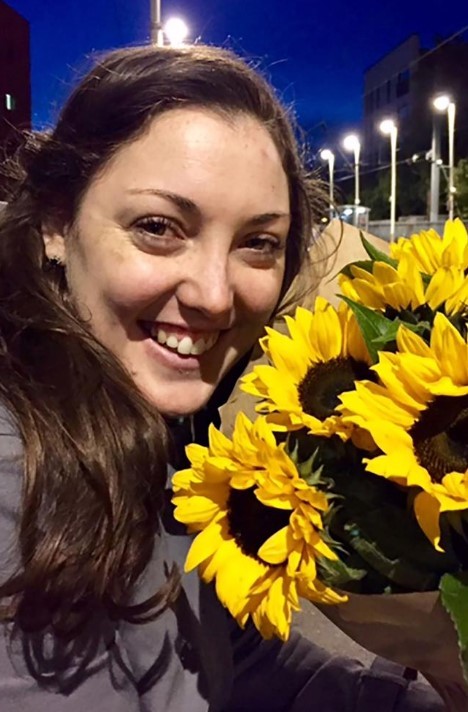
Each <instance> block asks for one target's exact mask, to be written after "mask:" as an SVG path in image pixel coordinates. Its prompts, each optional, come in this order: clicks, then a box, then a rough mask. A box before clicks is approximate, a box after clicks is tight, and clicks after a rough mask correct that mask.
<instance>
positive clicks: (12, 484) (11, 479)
mask: <svg viewBox="0 0 468 712" xmlns="http://www.w3.org/2000/svg"><path fill="white" fill-rule="evenodd" d="M22 483H23V446H22V443H21V438H20V435H19V432H18V429H17V427H16V425H15V421H14V418H13V415H12V414H11V412H10V411H8V410H7V408H5V406H3V405H2V404H0V581H2V582H3V581H4V580H5V578H6V577H8V576H9V575H10V574H11V573H12V571H13V570H14V569H15V568H16V566H15V564H14V561H15V560H16V553H15V552H16V549H17V545H16V543H15V542H16V531H17V524H18V520H19V516H20V515H19V513H20V509H21V491H22Z"/></svg>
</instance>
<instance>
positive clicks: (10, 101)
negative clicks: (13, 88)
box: [5, 94, 15, 111]
mask: <svg viewBox="0 0 468 712" xmlns="http://www.w3.org/2000/svg"><path fill="white" fill-rule="evenodd" d="M5 108H6V110H7V111H13V109H14V108H15V100H14V98H13V97H12V95H11V94H5Z"/></svg>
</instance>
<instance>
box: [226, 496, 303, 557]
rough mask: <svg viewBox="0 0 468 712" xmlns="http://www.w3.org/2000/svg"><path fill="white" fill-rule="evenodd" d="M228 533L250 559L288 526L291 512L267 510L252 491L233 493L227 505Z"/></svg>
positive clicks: (268, 508) (270, 508) (269, 508)
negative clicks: (268, 540)
mask: <svg viewBox="0 0 468 712" xmlns="http://www.w3.org/2000/svg"><path fill="white" fill-rule="evenodd" d="M227 508H228V523H229V533H230V535H231V536H232V537H233V538H234V539H235V540H236V543H237V545H238V546H239V548H240V549H241V550H242V551H243V553H244V554H246V555H247V556H253V557H254V558H258V557H257V552H258V550H259V549H260V547H261V546H262V544H264V543H265V542H266V540H267V539H269V538H270V537H271V536H272V535H273V534H275V533H276V532H277V531H279V530H280V529H282V528H283V527H285V526H286V525H287V524H288V523H289V517H290V515H291V512H290V510H286V509H276V508H275V507H266V506H265V505H264V504H262V503H261V502H259V500H258V499H257V498H256V496H255V494H254V490H253V487H251V488H250V489H246V490H235V489H232V490H231V492H230V494H229V499H228V503H227Z"/></svg>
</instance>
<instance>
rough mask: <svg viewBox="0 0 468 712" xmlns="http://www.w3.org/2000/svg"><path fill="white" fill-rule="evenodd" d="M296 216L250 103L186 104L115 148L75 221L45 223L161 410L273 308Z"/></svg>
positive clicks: (78, 287)
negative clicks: (236, 109) (223, 108)
mask: <svg viewBox="0 0 468 712" xmlns="http://www.w3.org/2000/svg"><path fill="white" fill-rule="evenodd" d="M289 226H290V216H289V191H288V181H287V177H286V174H285V172H284V169H283V166H282V163H281V159H280V156H279V154H278V151H277V149H276V147H275V144H274V143H273V140H272V139H271V137H270V135H269V133H268V131H267V130H266V129H265V128H263V126H261V125H260V124H259V122H258V121H257V120H256V119H253V118H251V117H250V116H247V115H239V116H237V117H236V116H234V117H233V118H231V119H230V120H229V121H228V120H227V118H226V116H223V115H221V114H220V113H219V112H215V111H213V110H211V111H208V110H206V109H202V108H184V109H173V110H171V111H167V112H165V113H164V114H162V115H161V116H158V117H156V118H155V119H153V120H152V122H151V123H150V124H149V125H148V127H147V128H146V130H145V132H144V133H143V134H142V135H141V136H139V137H138V138H137V139H136V140H135V141H133V142H132V143H130V144H129V145H125V146H123V147H122V148H120V149H119V150H118V151H117V152H116V154H115V155H114V156H113V158H112V159H111V160H110V161H109V163H108V164H107V165H106V166H105V167H104V169H103V170H102V171H101V172H100V174H99V177H97V178H96V179H95V180H94V181H92V182H91V183H90V185H89V186H88V187H87V189H86V191H85V193H84V195H83V198H82V201H81V204H80V206H79V209H78V212H77V215H76V217H75V219H74V221H73V224H72V225H71V226H65V227H64V228H62V229H60V230H56V229H55V230H53V229H52V228H47V229H46V230H45V241H46V252H47V254H48V255H49V256H50V257H58V258H59V259H60V261H61V262H62V264H64V265H66V270H67V282H68V286H69V288H70V291H71V293H72V294H73V296H74V299H75V301H76V304H77V306H78V309H79V311H80V313H81V314H82V316H83V317H84V318H85V319H86V318H87V315H89V319H90V326H91V328H92V330H93V332H94V334H95V336H96V337H97V338H98V339H99V340H100V341H101V342H102V343H103V344H104V345H105V346H107V347H108V348H109V349H110V350H111V351H112V352H113V353H114V354H115V355H116V356H117V357H118V358H119V360H120V361H121V362H122V363H123V364H124V365H125V366H126V367H127V369H128V371H129V372H130V373H131V374H132V376H133V378H134V381H135V383H136V384H137V386H138V387H139V389H140V390H141V391H142V392H143V393H144V394H145V396H146V397H147V398H148V400H149V401H150V402H151V403H153V404H154V405H155V406H156V407H157V408H158V409H159V410H160V411H161V412H163V413H166V414H168V413H170V414H172V415H185V414H187V413H193V412H195V411H197V410H199V408H201V407H202V406H204V405H205V404H206V402H207V401H208V399H209V397H210V396H211V395H212V393H213V391H214V389H215V387H216V385H217V383H218V382H219V380H220V379H221V378H223V377H224V376H225V375H226V374H227V372H228V371H229V370H230V369H231V367H232V366H233V365H234V363H235V362H236V361H237V360H238V359H239V357H240V356H242V355H243V354H244V353H245V352H246V351H247V350H248V349H249V348H251V346H252V344H253V342H254V341H255V339H256V338H257V337H258V336H260V334H261V332H262V329H263V327H264V325H265V324H266V323H267V322H268V320H269V319H270V316H271V314H272V313H273V310H274V308H275V306H276V304H277V302H278V300H279V296H280V292H281V286H282V283H283V277H284V270H285V252H286V239H287V236H288V232H289ZM98 235H99V239H96V236H98Z"/></svg>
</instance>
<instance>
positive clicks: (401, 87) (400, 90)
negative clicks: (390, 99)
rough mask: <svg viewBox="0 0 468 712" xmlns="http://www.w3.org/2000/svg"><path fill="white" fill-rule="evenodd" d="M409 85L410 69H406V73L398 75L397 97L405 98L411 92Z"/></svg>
mask: <svg viewBox="0 0 468 712" xmlns="http://www.w3.org/2000/svg"><path fill="white" fill-rule="evenodd" d="M409 83H410V73H409V69H405V71H404V72H400V73H399V75H398V79H397V85H396V95H397V96H404V94H407V93H408V92H409Z"/></svg>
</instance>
